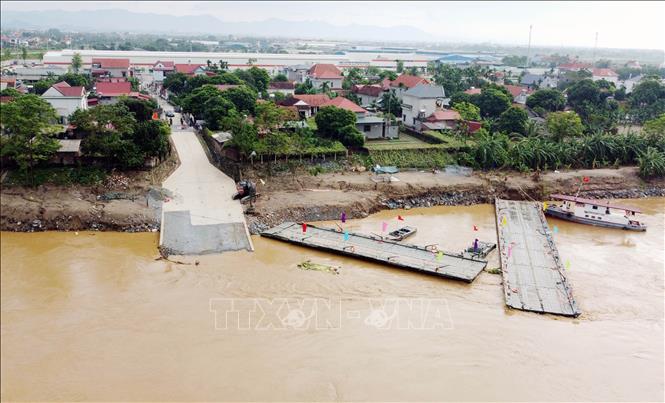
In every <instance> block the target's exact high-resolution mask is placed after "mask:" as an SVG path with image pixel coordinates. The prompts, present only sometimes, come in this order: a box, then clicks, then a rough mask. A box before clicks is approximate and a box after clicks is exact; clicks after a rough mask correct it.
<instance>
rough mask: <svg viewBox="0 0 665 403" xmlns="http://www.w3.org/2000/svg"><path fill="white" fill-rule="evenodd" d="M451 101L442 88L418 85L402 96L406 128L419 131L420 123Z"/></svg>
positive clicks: (403, 119) (403, 117) (403, 118)
mask: <svg viewBox="0 0 665 403" xmlns="http://www.w3.org/2000/svg"><path fill="white" fill-rule="evenodd" d="M449 101H450V99H449V98H446V93H445V90H444V89H443V87H442V86H440V85H431V84H418V85H416V86H415V87H413V88H411V89H409V90H407V91H405V92H404V93H403V94H402V121H403V122H404V125H405V126H407V127H409V128H411V129H414V130H419V128H420V122H422V121H424V120H425V119H426V118H427V117H428V116H430V115H431V114H433V113H434V112H435V111H436V110H437V109H440V108H442V107H443V106H445V105H448V102H449Z"/></svg>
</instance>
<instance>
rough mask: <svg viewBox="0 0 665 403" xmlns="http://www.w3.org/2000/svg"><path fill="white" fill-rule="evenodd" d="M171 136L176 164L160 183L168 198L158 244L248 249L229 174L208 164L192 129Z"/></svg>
mask: <svg viewBox="0 0 665 403" xmlns="http://www.w3.org/2000/svg"><path fill="white" fill-rule="evenodd" d="M173 120H174V123H175V122H176V118H174V119H173ZM177 121H178V123H179V122H180V117H179V116H177ZM174 126H175V127H179V125H177V126H176V125H174ZM171 137H172V139H173V142H174V144H175V147H176V150H177V151H178V157H179V158H180V166H179V167H178V169H177V170H176V171H175V172H174V173H173V174H171V176H169V177H168V178H167V179H166V181H164V184H163V187H164V188H165V189H167V190H168V191H170V192H171V193H172V198H171V199H170V200H168V201H165V202H164V204H163V207H162V231H161V234H160V245H163V246H165V247H167V248H169V249H170V250H171V251H173V252H174V253H176V254H183V255H198V254H205V253H218V252H223V251H229V250H240V249H247V250H253V246H252V242H251V240H250V238H249V232H248V231H247V226H246V224H245V216H244V214H243V211H242V207H241V205H240V202H239V201H237V200H232V199H231V197H232V196H233V194H234V193H235V192H236V189H235V182H234V181H233V179H231V178H230V177H228V176H226V175H225V174H224V173H223V172H221V171H220V170H219V169H217V168H215V167H214V166H213V165H212V164H210V162H209V161H208V158H207V157H206V155H205V152H204V150H203V146H202V144H201V143H200V141H199V139H198V138H197V137H196V134H195V133H194V132H192V131H175V132H173V133H172V135H171Z"/></svg>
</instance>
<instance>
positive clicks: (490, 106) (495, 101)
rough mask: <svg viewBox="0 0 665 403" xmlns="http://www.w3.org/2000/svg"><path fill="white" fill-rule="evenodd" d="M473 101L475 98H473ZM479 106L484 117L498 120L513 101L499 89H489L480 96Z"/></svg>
mask: <svg viewBox="0 0 665 403" xmlns="http://www.w3.org/2000/svg"><path fill="white" fill-rule="evenodd" d="M472 99H473V97H472ZM477 102H478V103H477V106H479V107H480V113H481V114H482V116H484V117H489V118H497V117H499V116H500V115H501V114H502V113H503V112H505V111H506V110H507V109H508V108H510V105H511V103H512V102H511V99H510V97H509V96H507V95H506V94H505V93H503V92H502V91H500V90H498V89H494V88H488V89H485V90H483V92H482V93H481V94H480V95H478V98H477Z"/></svg>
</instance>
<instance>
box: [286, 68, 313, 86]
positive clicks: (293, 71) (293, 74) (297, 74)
mask: <svg viewBox="0 0 665 403" xmlns="http://www.w3.org/2000/svg"><path fill="white" fill-rule="evenodd" d="M310 67H311V66H308V65H306V64H296V65H294V66H288V67H286V68H285V69H284V72H285V74H286V77H287V78H288V79H289V81H295V82H297V83H304V82H305V80H307V73H308V72H309V68H310Z"/></svg>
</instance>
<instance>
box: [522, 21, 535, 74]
mask: <svg viewBox="0 0 665 403" xmlns="http://www.w3.org/2000/svg"><path fill="white" fill-rule="evenodd" d="M532 29H533V25H529V46H528V47H527V48H526V61H525V62H524V70H526V69H527V68H529V57H530V56H531V30H532Z"/></svg>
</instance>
